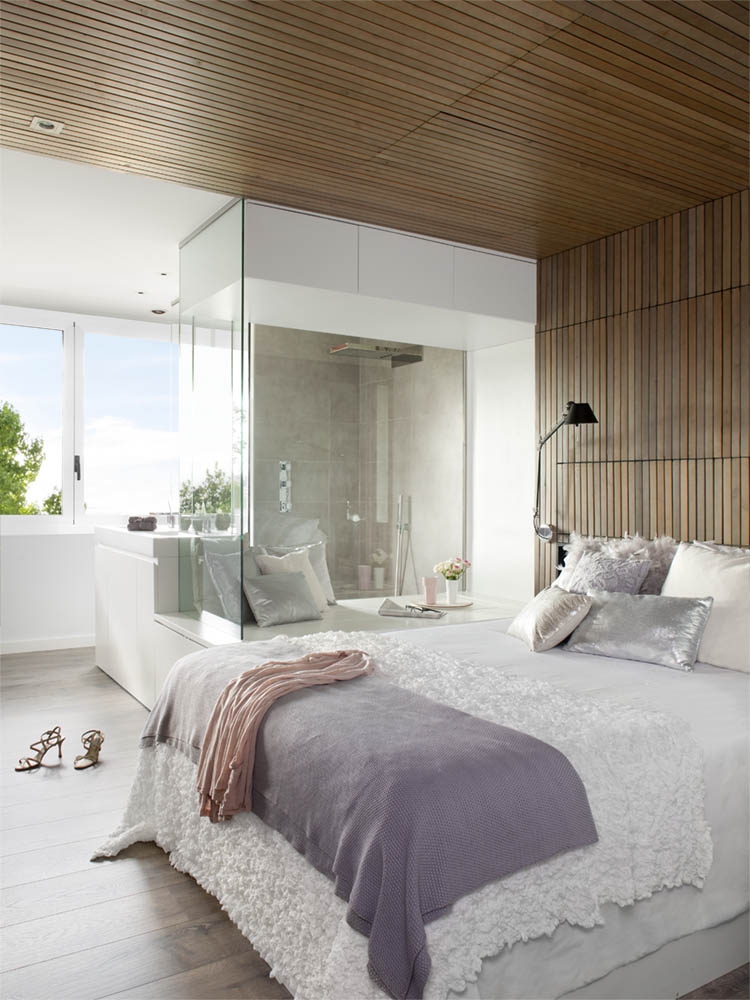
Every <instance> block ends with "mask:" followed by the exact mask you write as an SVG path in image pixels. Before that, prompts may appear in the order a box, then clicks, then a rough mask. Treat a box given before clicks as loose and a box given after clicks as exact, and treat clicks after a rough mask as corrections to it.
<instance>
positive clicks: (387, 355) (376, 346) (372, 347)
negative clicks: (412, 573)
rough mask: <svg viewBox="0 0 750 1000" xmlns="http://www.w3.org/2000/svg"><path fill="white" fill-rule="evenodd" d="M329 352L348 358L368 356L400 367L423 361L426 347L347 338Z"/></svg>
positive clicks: (367, 357) (392, 366)
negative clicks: (357, 340)
mask: <svg viewBox="0 0 750 1000" xmlns="http://www.w3.org/2000/svg"><path fill="white" fill-rule="evenodd" d="M328 353H329V354H330V355H331V357H338V356H341V357H346V358H366V359H369V360H370V361H372V360H375V361H390V363H391V368H398V367H399V366H401V365H411V364H414V362H415V361H421V360H422V356H423V353H424V349H423V348H422V347H418V346H416V345H413V344H383V343H374V342H369V343H368V342H360V343H357V342H355V341H350V340H347V341H344V343H343V344H336V346H335V347H329V348H328Z"/></svg>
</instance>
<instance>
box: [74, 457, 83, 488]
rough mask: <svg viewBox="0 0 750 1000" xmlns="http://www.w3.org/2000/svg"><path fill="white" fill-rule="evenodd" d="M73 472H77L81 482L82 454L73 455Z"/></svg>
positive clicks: (76, 475) (77, 477)
mask: <svg viewBox="0 0 750 1000" xmlns="http://www.w3.org/2000/svg"><path fill="white" fill-rule="evenodd" d="M73 472H74V473H75V477H76V479H77V480H78V482H80V481H81V456H80V455H74V456H73Z"/></svg>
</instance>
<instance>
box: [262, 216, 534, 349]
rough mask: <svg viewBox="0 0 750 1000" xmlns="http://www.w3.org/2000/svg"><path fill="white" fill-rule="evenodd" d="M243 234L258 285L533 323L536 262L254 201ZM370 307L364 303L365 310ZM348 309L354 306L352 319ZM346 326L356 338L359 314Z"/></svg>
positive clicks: (369, 304)
mask: <svg viewBox="0 0 750 1000" xmlns="http://www.w3.org/2000/svg"><path fill="white" fill-rule="evenodd" d="M244 228H245V261H244V271H245V277H246V278H249V279H252V280H254V281H256V282H257V281H260V282H262V281H276V282H281V283H284V284H286V285H288V286H302V287H305V288H309V289H318V290H321V291H322V290H326V291H328V292H349V293H354V294H355V295H359V296H366V297H367V298H368V300H370V299H377V300H390V301H395V302H401V303H412V304H414V305H419V306H430V307H432V308H435V309H446V310H453V311H455V312H459V313H462V314H473V315H479V316H490V317H497V318H500V319H505V320H517V321H522V322H527V323H533V322H534V321H535V311H536V265H535V264H534V262H533V261H527V260H522V259H519V258H517V257H507V256H504V255H502V254H496V253H492V252H489V251H487V252H483V251H481V250H471V249H466V248H463V247H457V246H454V245H453V244H451V243H446V242H441V241H440V240H430V239H427V238H424V237H420V236H411V235H409V234H407V233H397V232H392V231H391V230H388V229H377V228H375V227H372V226H364V225H357V224H356V223H350V222H342V221H340V220H338V219H327V218H323V217H321V216H317V215H307V214H305V213H304V212H295V211H290V210H288V209H281V208H274V207H272V206H270V205H256V204H254V203H253V202H245V227H244ZM372 308H373V304H372V303H370V302H369V301H368V302H367V303H365V302H364V301H363V303H362V309H363V310H366V311H370V310H371V309H372ZM351 310H352V304H351V303H349V304H348V306H347V316H348V317H350V316H351ZM384 315H385V316H386V317H387V313H385V314H384ZM259 321H260V322H265V323H271V324H273V322H274V321H273V319H269V317H268V316H266V315H262V316H260V319H259ZM386 322H387V319H386ZM349 326H350V332H351V333H352V334H356V333H357V332H359V331H358V330H357V329H356V327H357V326H358V324H357V322H356V316H355V320H354V321H353V322H352V321H351V319H349ZM520 336H522V334H519V337H520ZM446 346H447V345H446ZM454 346H456V347H463V346H464V345H463V344H460V343H456V344H455V345H454ZM482 346H486V345H482Z"/></svg>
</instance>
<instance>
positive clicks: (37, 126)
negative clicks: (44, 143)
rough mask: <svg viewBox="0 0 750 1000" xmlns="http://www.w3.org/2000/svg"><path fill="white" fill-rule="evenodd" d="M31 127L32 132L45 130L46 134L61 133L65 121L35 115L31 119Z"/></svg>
mask: <svg viewBox="0 0 750 1000" xmlns="http://www.w3.org/2000/svg"><path fill="white" fill-rule="evenodd" d="M29 128H30V129H31V131H32V132H43V133H44V134H45V135H60V133H61V132H62V130H63V123H62V122H53V121H52V119H51V118H39V117H38V116H35V117H34V118H32V119H31V124H30V125H29Z"/></svg>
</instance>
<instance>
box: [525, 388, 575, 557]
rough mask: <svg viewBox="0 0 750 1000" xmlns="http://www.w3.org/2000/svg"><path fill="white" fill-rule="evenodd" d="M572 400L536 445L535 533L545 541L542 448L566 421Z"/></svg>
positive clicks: (546, 539)
mask: <svg viewBox="0 0 750 1000" xmlns="http://www.w3.org/2000/svg"><path fill="white" fill-rule="evenodd" d="M572 405H573V404H572V402H568V403H567V404H566V406H565V410H564V411H563V414H562V416H561V417H560V419H559V420H558V421H557V423H556V424H555V425H554V426H553V427H551V428H550V429H549V430H548V431H547V433H546V434H545V435H544V437H540V438H539V444H538V445H537V447H536V499H535V502H534V533H535V534H536V535H539V537H540V538H542V540H543V541H549V539H548V538H546V537H544V536H542V535H540V534H539V528H540V524H539V504H540V502H541V491H542V448H543V447H544V446H545V444H546V443H547V442H548V441H549V439H550V438H551V437H552V435H553V434H556V433H557V431H559V430H560V428H561V427H562V425H563V424H564V423H565V421H566V419H567V416H568V412H569V410H570V407H571V406H572Z"/></svg>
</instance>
